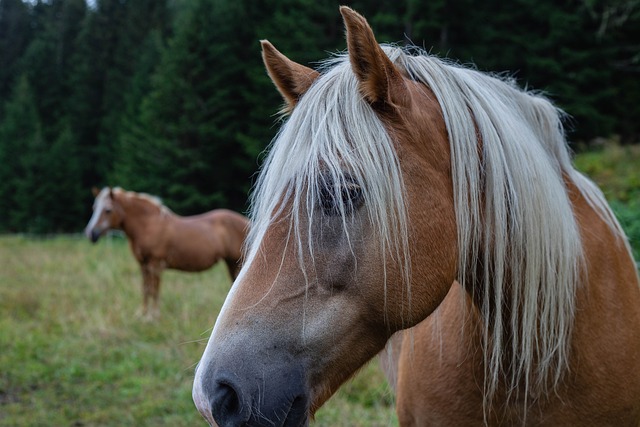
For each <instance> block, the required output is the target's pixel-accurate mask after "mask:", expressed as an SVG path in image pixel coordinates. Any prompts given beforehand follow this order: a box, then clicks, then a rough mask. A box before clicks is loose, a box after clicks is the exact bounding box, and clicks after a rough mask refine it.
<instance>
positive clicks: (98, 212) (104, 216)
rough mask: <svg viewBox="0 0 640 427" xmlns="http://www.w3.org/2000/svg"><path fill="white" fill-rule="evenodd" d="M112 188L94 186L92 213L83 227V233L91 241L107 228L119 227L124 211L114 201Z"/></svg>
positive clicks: (95, 240) (96, 239) (94, 240)
mask: <svg viewBox="0 0 640 427" xmlns="http://www.w3.org/2000/svg"><path fill="white" fill-rule="evenodd" d="M114 190H117V189H112V188H110V187H104V188H103V189H102V190H98V189H97V188H94V189H93V190H92V191H93V195H94V196H95V200H94V202H93V214H92V215H91V219H90V220H89V223H88V224H87V226H86V227H85V229H84V234H85V235H86V236H87V237H88V238H89V239H90V240H91V241H92V242H93V243H95V242H97V241H98V239H99V238H100V236H102V235H103V234H104V233H106V232H107V231H108V230H111V229H114V228H119V227H120V224H121V223H122V220H123V217H124V212H123V211H122V209H121V208H120V207H119V206H118V204H117V203H116V202H115V195H114Z"/></svg>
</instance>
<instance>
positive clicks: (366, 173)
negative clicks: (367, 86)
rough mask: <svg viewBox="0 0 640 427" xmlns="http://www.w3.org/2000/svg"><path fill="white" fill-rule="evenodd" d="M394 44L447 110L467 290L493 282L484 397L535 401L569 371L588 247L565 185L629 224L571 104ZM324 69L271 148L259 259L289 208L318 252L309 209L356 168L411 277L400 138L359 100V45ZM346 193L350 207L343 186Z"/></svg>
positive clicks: (488, 297)
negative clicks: (585, 167)
mask: <svg viewBox="0 0 640 427" xmlns="http://www.w3.org/2000/svg"><path fill="white" fill-rule="evenodd" d="M383 49H384V51H385V53H386V54H387V55H388V56H389V58H390V59H391V60H392V61H393V62H394V63H395V64H396V66H398V67H399V68H400V69H401V70H403V71H404V72H405V73H406V74H407V75H408V76H410V78H412V79H413V80H415V81H418V82H421V83H424V84H425V85H426V86H427V87H428V88H429V89H430V90H431V91H432V92H433V93H434V94H435V96H436V98H437V100H438V102H439V104H440V106H441V108H442V112H443V115H444V120H445V123H446V127H447V130H448V136H449V142H450V146H451V156H452V158H451V165H452V173H453V185H454V188H453V190H454V197H455V200H454V202H455V210H456V212H455V215H456V220H457V225H458V231H457V232H458V246H459V264H458V273H459V274H458V280H459V281H460V283H461V284H462V285H463V286H464V287H465V288H467V289H472V287H473V286H475V285H476V284H481V285H482V287H481V288H480V290H481V292H482V297H481V299H482V303H481V304H480V307H479V309H480V310H481V313H482V316H483V318H484V345H483V351H484V358H485V367H486V368H485V384H484V395H485V406H487V404H488V403H489V402H490V401H491V399H492V398H493V396H494V395H495V393H496V392H497V390H498V386H499V384H500V383H501V382H502V381H506V386H507V390H508V391H507V393H508V395H509V396H510V395H511V392H512V391H514V390H517V389H518V388H519V387H521V386H522V385H524V389H525V396H520V397H522V398H523V399H524V401H525V407H526V406H527V403H526V402H527V400H528V399H529V400H530V399H536V398H538V397H540V396H543V395H544V393H546V392H548V391H549V390H550V389H553V388H554V387H555V386H556V385H557V384H558V382H559V381H560V380H561V378H562V376H563V373H564V372H565V371H566V368H567V366H568V357H569V340H570V337H571V333H572V327H573V319H574V312H575V293H576V288H577V286H578V281H579V279H580V274H581V271H582V267H583V254H582V244H581V238H580V231H579V229H578V225H577V223H576V220H575V218H574V215H573V212H572V208H571V204H570V201H569V197H568V194H567V189H566V187H565V180H566V179H569V180H571V181H572V182H573V183H574V184H575V185H576V186H577V187H578V189H579V190H580V191H581V192H582V193H583V194H584V195H585V197H586V198H587V200H588V201H589V203H590V204H591V205H592V207H594V209H595V210H596V211H597V212H598V213H599V214H600V216H601V217H602V218H603V219H605V221H607V222H608V223H609V224H610V226H611V227H612V228H613V229H615V230H616V231H617V232H618V233H619V234H620V235H621V236H622V233H621V229H620V226H619V224H618V223H617V221H616V219H615V217H614V216H613V214H612V213H611V210H610V208H609V207H608V206H607V204H606V202H605V201H604V198H603V196H602V194H601V193H600V191H599V190H598V189H597V188H596V187H595V186H594V185H593V184H592V183H591V182H590V181H589V180H588V179H586V178H585V177H584V176H582V175H581V174H580V173H578V172H577V171H576V170H575V169H574V168H573V167H572V165H571V160H570V154H569V151H568V148H567V144H566V140H565V136H564V132H563V128H562V124H561V118H562V112H561V111H559V110H558V109H557V108H555V107H554V106H553V105H552V104H551V103H550V102H549V101H547V100H546V99H545V98H544V97H542V96H540V95H536V94H532V93H529V92H526V91H523V90H521V89H519V88H517V87H516V86H515V84H514V83H513V82H512V81H510V80H508V79H504V78H498V77H495V76H491V75H488V74H484V73H480V72H478V71H475V70H472V69H468V68H464V67H460V66H457V65H453V64H450V63H447V62H446V61H443V60H441V59H439V58H436V57H434V56H430V55H427V54H426V53H425V52H423V51H418V52H417V53H418V54H417V55H414V54H412V53H413V52H415V50H416V49H415V48H411V49H412V51H413V52H410V51H409V50H407V49H401V48H398V47H393V46H386V45H385V46H383ZM321 71H322V74H321V76H320V77H319V78H318V79H317V80H316V82H314V84H313V85H312V86H311V88H310V89H309V90H308V92H307V93H306V94H305V95H304V96H303V97H302V99H301V100H300V102H299V104H298V105H297V106H296V108H295V109H294V110H293V112H292V114H291V116H290V117H289V118H288V119H287V120H286V122H285V123H284V125H283V126H282V128H281V130H280V132H279V133H278V135H277V136H276V138H275V139H274V141H273V142H272V145H271V148H270V151H269V153H268V155H267V157H266V160H265V163H264V165H263V169H262V172H261V174H260V176H259V178H258V181H257V184H256V187H255V189H254V192H253V194H252V199H251V201H252V209H251V219H252V224H253V225H252V228H251V232H250V235H249V237H248V240H247V242H248V243H247V263H246V264H247V265H248V264H250V263H251V261H252V259H253V258H254V257H255V256H257V254H258V251H259V247H260V243H261V240H262V238H263V236H264V235H265V232H266V230H267V228H268V227H269V226H270V224H271V223H272V222H273V221H274V220H277V219H278V218H279V217H280V216H282V215H290V219H291V224H292V225H291V228H290V233H291V235H292V236H293V237H294V238H295V240H296V241H297V242H298V247H299V248H298V250H299V254H300V256H301V257H302V251H308V253H309V254H310V255H311V258H312V259H313V243H314V242H313V239H312V238H311V237H312V236H311V228H310V227H309V229H307V230H305V229H303V227H302V226H301V218H303V217H304V218H307V217H308V218H309V222H310V223H311V222H312V221H313V215H314V212H315V211H316V209H317V203H318V202H317V200H318V195H319V194H320V192H321V191H322V183H323V181H325V180H326V176H327V175H328V176H329V177H330V180H331V181H332V182H335V183H342V184H344V183H346V182H347V181H348V179H349V178H348V177H353V178H354V179H355V180H356V181H357V182H358V183H359V184H360V185H361V186H362V194H363V198H364V205H363V206H364V209H366V213H367V215H368V217H369V219H370V221H371V223H372V225H373V227H374V229H375V230H376V234H377V236H374V238H378V239H379V241H380V250H381V253H382V254H391V256H392V257H393V258H394V259H396V260H397V261H398V262H400V263H401V266H402V268H403V271H404V275H405V278H406V280H407V286H408V285H409V281H410V271H409V267H408V266H409V265H410V262H409V253H408V242H409V237H408V231H407V230H408V226H407V225H408V224H407V211H406V209H407V208H406V207H407V204H406V201H405V191H404V183H403V177H402V173H401V170H400V165H399V163H398V159H397V156H396V152H395V149H394V144H393V141H392V140H391V139H390V137H389V135H388V134H387V131H386V129H385V127H384V126H383V124H382V123H381V121H380V120H379V118H378V117H377V116H376V114H375V112H374V111H373V110H372V108H371V107H370V105H369V104H368V103H367V102H366V101H365V100H364V99H363V98H362V96H361V95H360V92H359V90H358V81H357V79H356V77H355V75H354V74H353V72H352V71H351V66H350V63H349V58H348V56H347V55H346V54H344V55H339V56H337V57H335V58H331V59H329V60H327V61H325V62H324V63H323V64H322V66H321ZM479 148H481V154H480V153H479V151H480V150H479ZM335 187H336V188H335V191H336V192H339V191H340V189H339V187H340V186H339V185H337V186H335ZM334 199H335V200H336V201H338V203H339V206H338V208H339V210H340V211H341V212H342V213H344V212H346V211H347V209H348V206H345V205H344V203H343V202H342V198H341V197H340V196H339V194H337V193H336V194H335V197H334ZM286 206H290V207H291V212H289V211H285V210H284V209H285V207H286ZM343 218H345V215H343ZM346 221H348V219H343V223H344V224H343V225H344V231H345V233H346V234H347V236H348V233H349V232H348V227H347V223H346ZM304 233H307V235H308V239H307V240H308V245H307V248H303V244H302V242H303V240H304V239H303V236H304ZM409 298H410V296H409ZM506 346H509V348H508V351H507V352H505V347H506ZM505 354H508V355H509V356H508V357H509V359H507V358H505Z"/></svg>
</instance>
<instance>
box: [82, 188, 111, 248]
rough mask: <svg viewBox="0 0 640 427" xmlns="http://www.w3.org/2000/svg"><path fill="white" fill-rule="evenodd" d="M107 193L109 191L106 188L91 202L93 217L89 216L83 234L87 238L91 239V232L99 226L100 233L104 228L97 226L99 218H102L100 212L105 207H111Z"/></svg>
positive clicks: (100, 225) (101, 225)
mask: <svg viewBox="0 0 640 427" xmlns="http://www.w3.org/2000/svg"><path fill="white" fill-rule="evenodd" d="M109 191H110V189H109V188H108V187H105V188H103V189H102V190H101V191H100V193H99V194H98V196H97V197H96V199H95V201H94V202H93V215H91V219H90V220H89V223H88V224H87V226H86V227H85V229H84V234H85V236H87V237H88V238H91V232H92V231H93V230H94V229H95V228H96V227H98V226H99V228H101V229H100V231H102V229H103V228H104V225H103V224H99V221H100V217H101V216H102V211H103V210H104V209H105V208H106V207H107V205H109V207H110V206H111V203H110V201H109V200H108V198H109ZM107 226H108V224H107Z"/></svg>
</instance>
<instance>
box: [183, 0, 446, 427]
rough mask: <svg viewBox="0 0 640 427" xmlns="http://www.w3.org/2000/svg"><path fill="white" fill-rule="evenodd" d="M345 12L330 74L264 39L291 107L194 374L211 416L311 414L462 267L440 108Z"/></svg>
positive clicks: (241, 418) (254, 419)
mask: <svg viewBox="0 0 640 427" xmlns="http://www.w3.org/2000/svg"><path fill="white" fill-rule="evenodd" d="M341 13H342V15H343V18H344V21H345V25H346V28H347V41H348V55H345V56H342V57H338V58H336V59H334V60H330V61H328V62H327V64H325V67H323V68H322V69H321V73H318V72H317V71H314V70H311V69H309V68H307V67H305V66H302V65H299V64H296V63H294V62H292V61H290V60H289V59H287V58H286V57H285V56H283V55H282V54H281V53H279V52H278V51H277V50H276V49H275V48H274V47H273V46H272V45H271V44H269V43H268V42H266V41H265V42H263V44H262V45H263V58H264V61H265V65H266V67H267V70H268V72H269V75H270V76H271V78H272V80H273V81H274V83H275V85H276V87H277V88H278V90H279V91H280V93H281V94H282V95H283V97H284V99H285V102H286V107H285V111H290V112H291V115H290V117H289V119H288V120H287V122H286V123H285V125H284V126H283V128H282V129H281V131H280V133H279V135H278V136H277V138H276V139H275V141H274V143H273V146H272V148H271V151H270V154H269V156H268V158H267V160H266V165H265V166H264V170H263V172H262V174H261V176H260V179H259V182H258V184H257V188H256V190H255V192H254V195H253V208H252V216H253V223H252V229H251V235H250V236H249V241H248V253H247V261H246V263H245V265H244V267H243V269H242V271H241V273H240V276H239V277H238V278H237V280H236V282H235V283H234V285H233V287H232V289H231V291H230V293H229V296H228V298H227V300H226V302H225V304H224V307H223V309H222V312H221V313H220V316H219V318H218V320H217V322H216V325H215V327H214V330H213V333H212V336H211V339H210V341H209V344H208V346H207V349H206V350H205V354H204V356H203V358H202V360H201V362H200V364H199V367H198V370H197V373H196V380H195V384H194V400H195V402H196V404H197V406H198V408H199V410H200V411H201V413H202V414H203V415H204V416H205V417H206V418H207V419H208V420H209V422H211V423H213V422H214V419H215V421H216V422H218V423H219V424H220V425H245V423H247V424H249V425H292V426H293V425H295V426H297V425H302V424H305V423H306V422H307V420H308V419H309V417H311V416H312V414H313V412H315V410H316V409H317V408H318V407H319V406H320V405H322V403H323V402H324V401H325V400H326V399H328V398H329V397H330V396H331V395H332V394H333V393H334V392H335V391H336V389H337V388H338V387H339V386H340V384H342V383H343V382H344V381H346V380H347V379H348V378H349V377H350V376H351V375H353V374H354V372H356V370H357V369H358V368H359V367H361V366H362V365H363V364H364V363H365V362H366V361H368V360H369V359H370V358H371V357H373V356H374V355H375V354H376V353H378V352H379V351H380V350H381V349H382V348H383V347H384V345H385V342H386V341H387V340H388V338H389V337H390V336H391V335H392V334H393V333H394V332H395V331H397V330H398V329H400V328H404V327H409V326H412V325H414V324H416V323H417V322H418V321H420V320H422V319H424V318H425V317H426V316H427V315H428V314H429V313H431V312H432V311H433V310H434V309H435V308H436V307H437V306H438V304H439V303H440V302H441V301H442V299H443V298H444V296H445V295H446V293H447V291H448V290H449V288H450V286H451V283H452V282H453V280H454V278H455V271H456V260H457V245H456V225H455V215H454V202H453V195H452V181H451V171H450V158H449V146H448V140H447V133H446V127H445V124H444V122H443V119H442V113H441V111H440V108H439V106H438V103H437V101H436V100H435V97H434V96H433V95H432V94H431V93H430V92H429V91H428V90H427V89H426V88H425V87H424V86H422V85H419V84H417V83H415V82H413V81H412V80H410V79H408V78H407V76H405V75H403V73H402V72H401V71H400V70H399V69H397V68H396V66H395V65H394V64H393V63H392V61H391V60H390V59H389V57H388V56H387V55H386V54H385V52H384V51H383V49H382V48H381V47H380V46H379V45H378V44H377V42H376V41H375V38H374V35H373V33H372V31H371V29H370V27H369V25H368V24H367V22H366V21H365V19H364V18H363V17H361V16H360V15H358V14H357V13H355V12H354V11H352V10H351V9H349V8H346V7H343V8H341ZM418 247H419V248H420V249H419V250H417V248H418ZM413 283H420V286H412V284H413ZM212 412H213V415H212Z"/></svg>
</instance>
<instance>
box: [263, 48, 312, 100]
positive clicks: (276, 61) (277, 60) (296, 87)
mask: <svg viewBox="0 0 640 427" xmlns="http://www.w3.org/2000/svg"><path fill="white" fill-rule="evenodd" d="M260 44H261V45H262V60H263V61H264V65H265V67H266V68H267V73H269V77H271V80H272V81H273V83H274V84H275V85H276V88H277V89H278V91H279V92H280V94H281V95H282V97H283V98H284V101H285V103H286V105H285V106H284V108H283V112H285V113H288V112H291V110H293V107H295V105H296V103H297V102H298V100H299V99H300V97H301V96H302V95H304V94H305V92H306V91H307V90H308V89H309V87H310V86H311V84H312V83H313V82H314V81H315V79H316V78H318V76H319V75H320V73H318V72H317V71H316V70H313V69H311V68H308V67H305V66H304V65H300V64H298V63H296V62H293V61H292V60H290V59H289V58H287V57H286V56H284V55H283V54H282V53H280V52H279V51H278V50H277V49H276V48H275V47H273V45H272V44H271V43H269V42H268V41H267V40H261V41H260Z"/></svg>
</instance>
